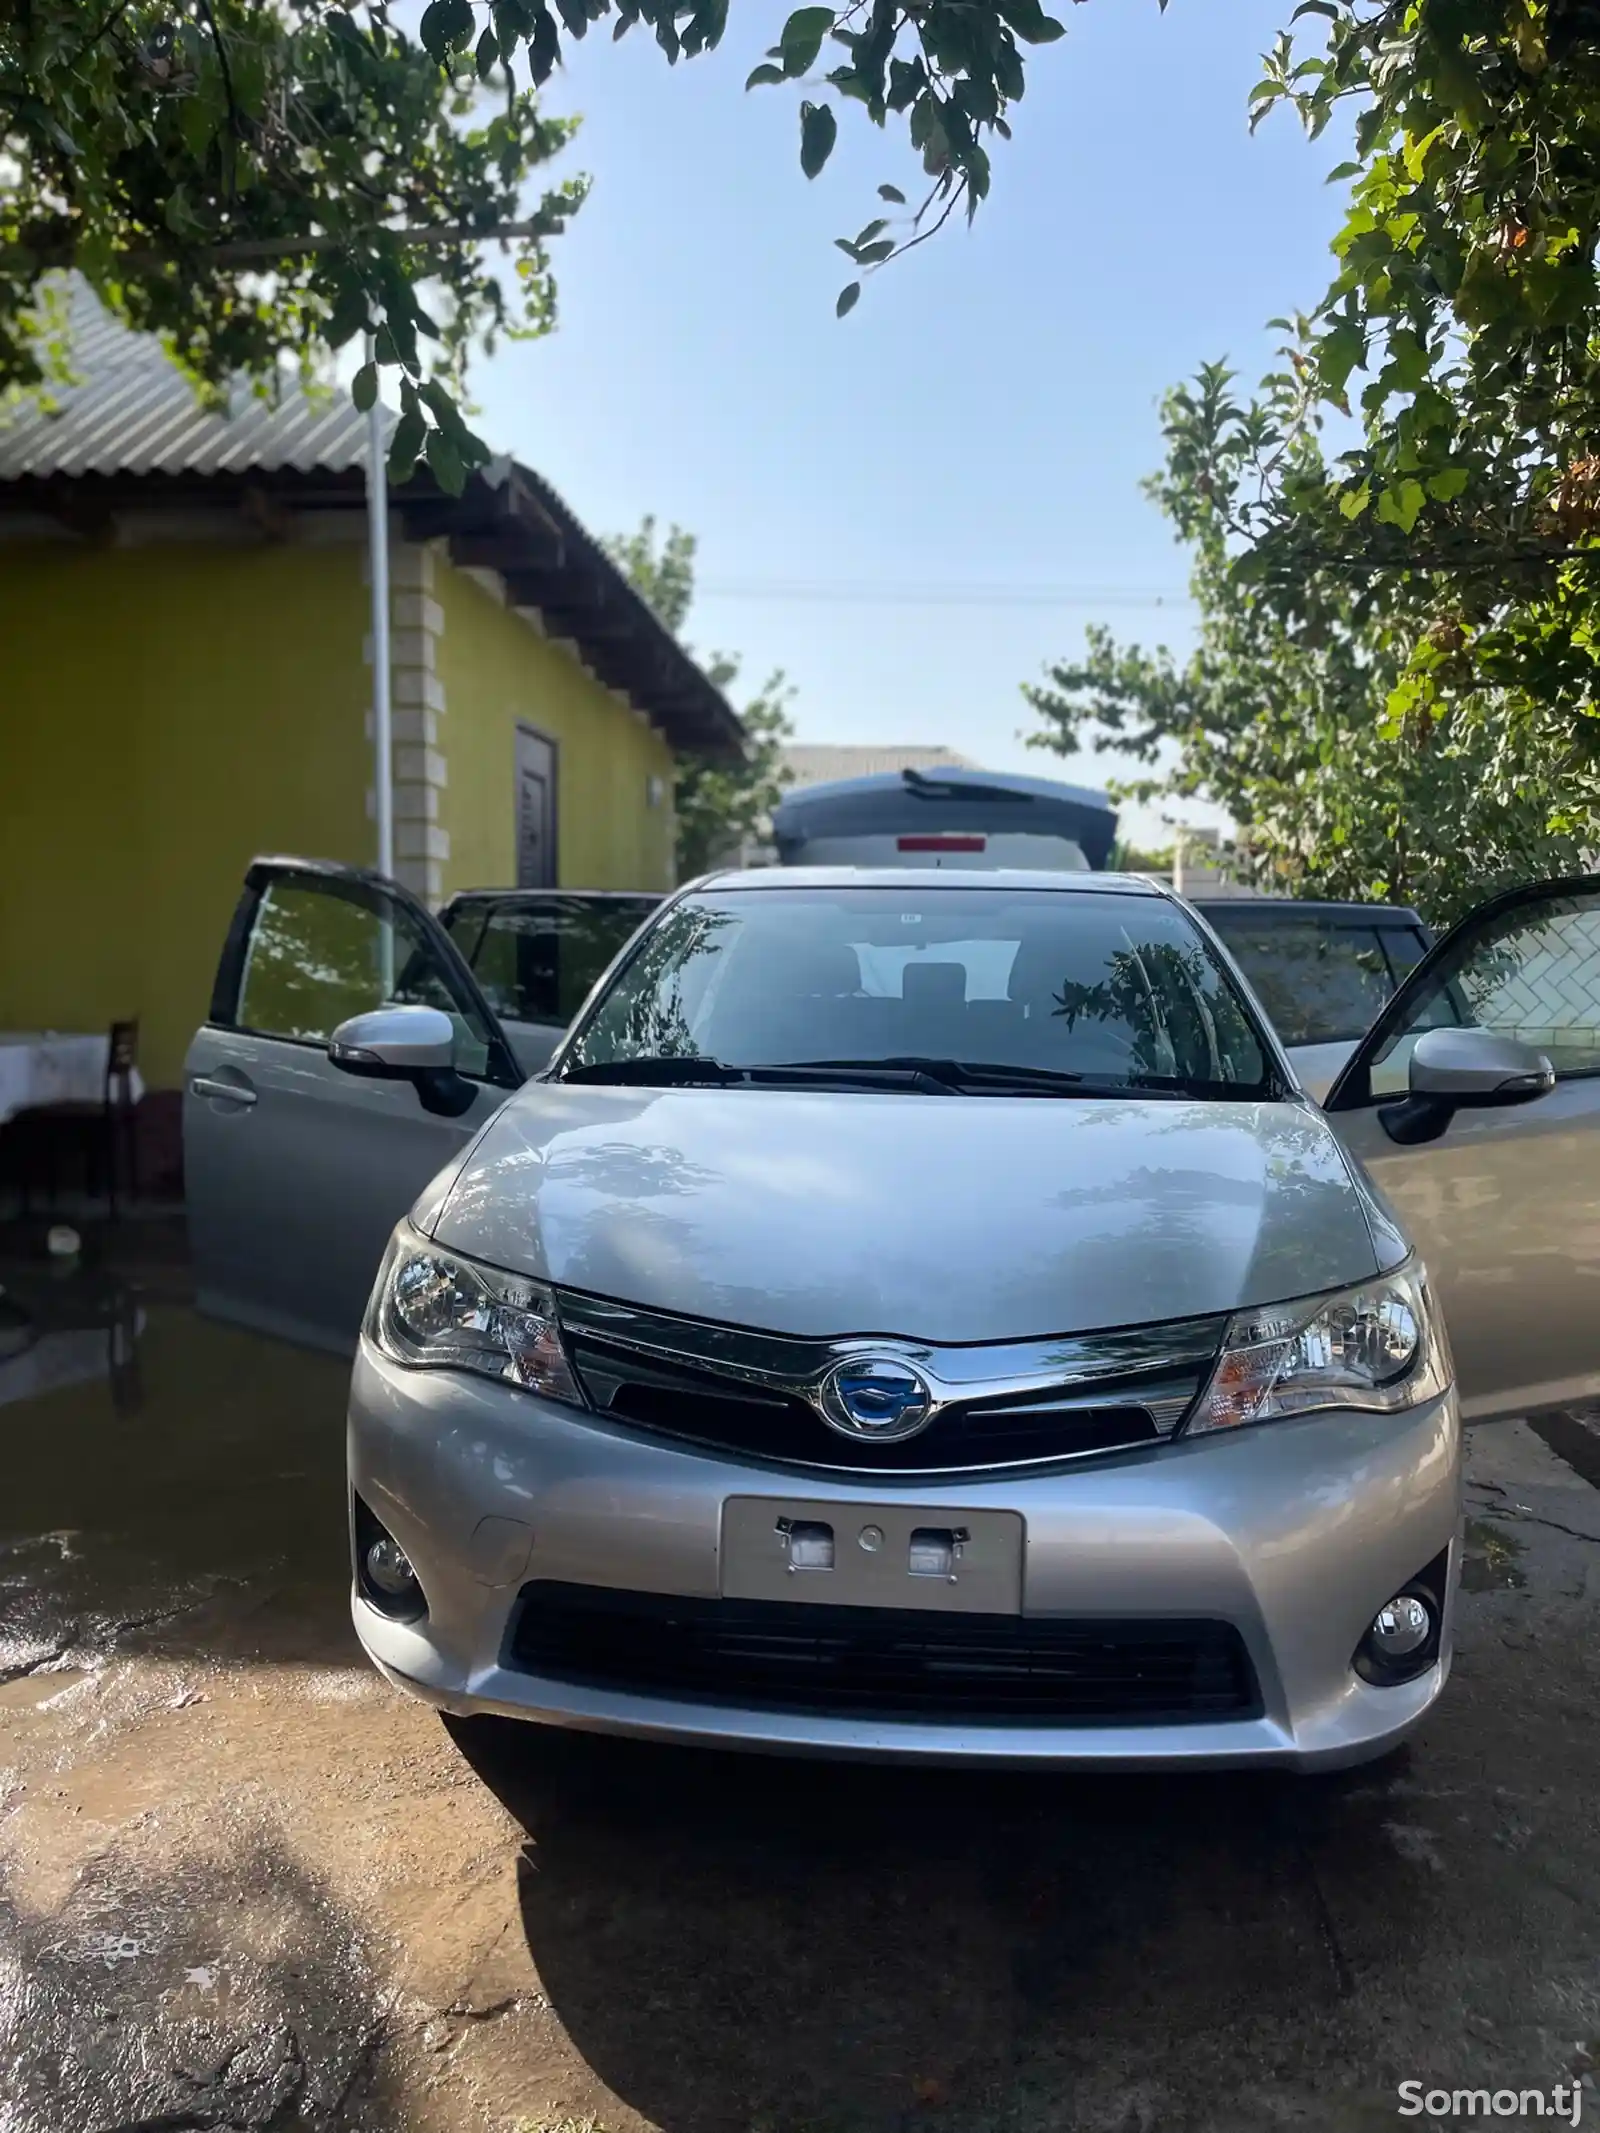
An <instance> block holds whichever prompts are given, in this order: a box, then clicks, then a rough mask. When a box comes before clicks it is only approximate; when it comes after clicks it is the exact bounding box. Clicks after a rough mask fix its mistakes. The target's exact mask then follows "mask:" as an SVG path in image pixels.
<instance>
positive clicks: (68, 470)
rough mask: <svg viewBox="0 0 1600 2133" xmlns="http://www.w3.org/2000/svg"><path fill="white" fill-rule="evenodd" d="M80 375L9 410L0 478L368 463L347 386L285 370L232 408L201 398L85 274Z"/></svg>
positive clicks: (76, 297)
mask: <svg viewBox="0 0 1600 2133" xmlns="http://www.w3.org/2000/svg"><path fill="white" fill-rule="evenodd" d="M68 305H69V317H70V335H71V367H72V372H73V375H74V376H75V377H76V378H77V379H79V380H80V381H81V382H79V383H77V384H74V385H68V386H63V387H55V388H52V390H51V393H50V399H51V400H52V401H53V402H54V404H55V407H56V409H57V410H58V411H57V412H54V413H51V412H48V411H47V410H46V409H45V408H44V407H43V406H41V405H40V404H39V402H38V401H37V400H26V401H22V402H19V403H18V404H17V406H16V407H15V408H14V409H11V410H0V481H23V480H27V479H29V478H30V477H31V478H33V479H42V478H49V477H52V476H74V475H85V474H88V475H94V474H133V475H139V474H189V475H201V476H203V475H208V474H243V473H247V472H252V471H257V470H259V471H261V472H282V471H285V470H291V469H292V470H294V471H297V472H302V473H310V472H312V471H320V470H327V471H331V472H338V473H345V472H353V471H356V470H358V469H359V468H360V467H361V466H362V465H363V464H364V463H365V450H366V418H365V416H363V415H361V414H359V413H358V412H357V410H356V409H355V408H354V407H353V406H352V405H351V402H350V396H349V394H348V393H347V392H345V391H344V390H343V389H342V388H337V387H336V388H333V389H331V390H329V391H326V392H307V391H306V390H305V389H304V388H303V387H302V386H301V385H300V384H299V382H298V381H297V380H296V379H295V378H293V377H292V376H286V377H285V378H284V380H283V382H282V387H281V390H280V391H279V393H278V396H277V398H276V400H275V401H269V400H263V399H261V398H260V397H258V396H257V394H256V393H255V392H254V391H253V390H252V388H251V387H249V386H248V385H245V384H240V385H239V386H237V387H236V388H235V389H234V391H233V393H232V394H231V396H230V402H229V408H228V411H227V412H226V413H221V412H216V411H213V410H212V409H209V408H207V407H205V406H203V405H202V403H201V401H200V399H199V397H198V396H197V394H196V393H195V391H194V388H193V387H192V386H191V385H190V383H189V381H188V379H187V378H185V377H184V375H183V373H182V372H181V371H180V370H179V369H178V367H177V365H176V364H175V363H174V362H173V361H172V359H171V357H170V356H169V355H168V354H167V352H166V350H165V349H164V348H163V347H162V346H161V343H160V342H159V341H158V340H157V339H155V338H154V336H153V335H150V334H145V333H135V332H133V331H132V330H131V329H130V328H129V327H127V326H125V325H123V323H122V321H121V320H120V319H117V318H113V317H112V315H111V313H110V312H109V311H107V310H106V308H105V306H104V305H103V304H102V303H101V302H100V300H99V298H98V297H97V296H96V295H95V294H94V292H93V291H92V290H91V289H90V288H89V286H88V284H87V283H86V282H84V281H83V280H82V279H81V278H79V277H77V276H74V277H73V280H72V286H71V290H70V293H69V297H68Z"/></svg>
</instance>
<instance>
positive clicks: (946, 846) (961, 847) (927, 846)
mask: <svg viewBox="0 0 1600 2133" xmlns="http://www.w3.org/2000/svg"><path fill="white" fill-rule="evenodd" d="M898 843H899V847H900V849H901V851H902V852H983V851H987V850H988V848H989V840H988V838H987V837H955V836H944V837H937V836H935V837H901V838H900V839H899V840H898Z"/></svg>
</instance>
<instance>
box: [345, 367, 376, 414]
mask: <svg viewBox="0 0 1600 2133" xmlns="http://www.w3.org/2000/svg"><path fill="white" fill-rule="evenodd" d="M350 397H351V399H352V400H353V401H354V402H355V404H356V406H357V407H358V408H359V409H360V410H361V412H362V414H366V413H367V412H368V411H369V410H370V408H371V407H372V405H373V403H374V402H375V401H376V399H377V397H378V366H377V364H376V363H363V364H362V366H361V368H360V369H359V370H358V371H357V372H356V374H355V376H354V377H353V378H352V379H351V381H350Z"/></svg>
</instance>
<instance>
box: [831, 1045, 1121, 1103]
mask: <svg viewBox="0 0 1600 2133" xmlns="http://www.w3.org/2000/svg"><path fill="white" fill-rule="evenodd" d="M806 1064H807V1065H808V1066H822V1067H834V1068H844V1067H862V1068H864V1067H866V1066H868V1065H869V1064H870V1065H873V1066H880V1067H887V1068H890V1069H892V1070H893V1071H895V1072H898V1073H903V1074H925V1075H927V1076H928V1077H929V1078H930V1079H931V1080H933V1081H936V1082H938V1083H939V1084H940V1085H941V1086H942V1087H943V1088H946V1089H950V1090H954V1091H955V1092H956V1093H957V1094H958V1095H959V1094H961V1093H963V1092H965V1091H967V1090H971V1089H997V1090H1004V1091H1007V1092H1015V1091H1018V1090H1021V1091H1024V1092H1027V1093H1030V1094H1036V1095H1040V1096H1061V1095H1067V1094H1070V1093H1072V1092H1074V1091H1078V1090H1081V1091H1083V1092H1084V1093H1085V1094H1087V1095H1091V1096H1097V1095H1101V1094H1103V1093H1104V1090H1105V1088H1110V1089H1112V1090H1117V1089H1121V1088H1123V1087H1125V1086H1126V1084H1125V1083H1122V1082H1113V1083H1108V1084H1105V1085H1103V1086H1102V1087H1097V1086H1096V1085H1095V1083H1094V1082H1093V1081H1092V1079H1091V1077H1090V1076H1088V1075H1087V1074H1069V1073H1066V1072H1065V1071H1063V1070H1061V1069H1059V1068H1056V1067H1028V1066H1001V1065H997V1064H995V1063H993V1062H991V1061H989V1060H985V1059H923V1058H920V1057H915V1058H914V1057H911V1056H909V1055H899V1054H897V1055H895V1056H893V1057H890V1058H887V1059H878V1060H873V1061H868V1060H865V1059H813V1060H808V1061H807V1062H806Z"/></svg>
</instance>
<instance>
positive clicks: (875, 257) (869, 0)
mask: <svg viewBox="0 0 1600 2133" xmlns="http://www.w3.org/2000/svg"><path fill="white" fill-rule="evenodd" d="M1159 4H1160V5H1161V6H1163V7H1164V6H1165V5H1166V0H1159ZM396 13H397V0H0V396H3V395H4V393H5V392H6V390H7V389H8V388H10V389H16V388H29V387H35V386H37V385H38V384H39V383H40V382H41V379H42V378H43V377H44V376H45V375H49V374H58V373H59V372H60V370H61V366H62V362H63V360H64V356H63V347H62V332H63V327H64V310H63V307H62V305H61V302H60V299H59V285H58V284H57V283H56V282H55V281H53V280H52V279H51V276H50V272H49V270H50V269H52V268H62V267H73V268H76V269H78V270H80V271H81V272H82V273H83V274H85V275H86V276H87V278H88V280H89V281H90V282H91V283H92V284H93V286H94V287H95V289H96V291H97V292H98V294H99V295H100V297H101V298H102V300H103V301H104V302H105V303H106V304H107V305H108V306H109V307H110V308H111V310H112V311H114V312H115V313H116V314H117V315H118V316H120V317H121V318H122V319H124V320H125V321H126V322H127V323H128V324H130V325H132V326H135V327H137V328H140V329H145V330H152V331H156V332H159V333H161V334H163V335H165V336H166V337H167V339H168V342H169V345H170V346H171V348H172V350H173V352H174V354H175V355H176V356H177V357H178V358H179V360H180V361H182V362H183V363H184V364H185V365H187V366H188V368H189V369H190V371H191V373H192V374H193V376H194V377H195V378H196V380H197V381H198V382H200V383H201V384H203V385H209V386H211V387H213V388H216V387H220V386H221V384H222V382H223V381H224V380H225V379H226V378H227V377H228V376H229V375H230V374H233V373H235V372H239V371H244V372H248V373H251V374H253V375H255V376H256V377H258V378H263V379H267V378H270V377H271V376H272V375H273V373H274V371H275V370H276V368H277V366H278V364H279V362H280V361H281V360H282V359H283V358H284V357H285V356H286V355H287V356H290V357H293V358H297V359H299V360H300V361H302V362H303V363H307V364H311V363H314V361H315V360H316V358H317V357H318V356H320V355H325V353H326V351H327V350H329V349H338V348H340V347H342V346H343V345H344V344H345V343H346V342H348V341H349V340H350V339H351V338H352V337H353V336H355V335H356V334H358V333H360V332H361V331H362V330H363V328H364V327H365V326H366V325H367V323H368V321H369V319H370V318H371V317H372V315H373V314H374V312H377V313H378V314H381V317H382V322H383V324H382V330H381V332H380V333H379V336H378V347H377V351H376V356H377V367H378V368H379V369H381V368H383V367H386V366H387V367H389V368H391V369H392V370H393V371H394V372H395V373H396V374H397V382H398V389H399V397H400V401H401V419H400V422H399V425H398V428H397V432H396V436H395V441H394V446H393V460H392V464H393V469H394V472H395V474H396V476H397V477H398V478H404V477H405V476H406V475H408V474H409V472H410V470H411V468H412V466H413V465H414V464H415V462H416V460H417V458H418V457H419V456H421V455H425V456H426V458H427V461H428V464H429V466H430V467H431V468H432V470H433V472H434V474H435V475H436V476H437V478H438V479H439V480H440V481H441V482H442V483H443V484H444V486H445V487H446V488H449V489H452V490H455V489H459V487H460V486H461V482H462V480H463V478H464V476H465V474H466V473H467V472H469V471H470V470H471V469H472V467H474V466H476V465H478V464H481V463H482V461H483V460H484V458H485V457H486V456H487V449H486V447H485V446H484V444H483V443H482V441H481V440H480V439H478V438H477V437H476V436H475V435H474V434H473V432H472V431H471V429H470V428H469V427H468V425H467V424H466V422H465V421H464V420H463V417H462V414H461V398H462V392H463V384H464V364H465V359H466V355H467V352H468V350H469V349H470V348H471V347H472V346H473V345H474V344H475V343H477V342H480V341H487V342H488V343H490V344H491V345H492V342H493V340H494V338H495V336H496V335H498V334H502V333H505V334H512V333H539V332H543V331H545V330H546V329H547V328H548V326H549V325H550V323H551V320H552V317H553V307H554V297H555V290H554V283H553V281H552V279H551V276H550V271H549V263H548V259H547V257H546V253H545V241H546V239H547V238H549V237H550V236H552V235H554V234H555V233H556V232H557V231H559V230H560V229H561V228H562V227H563V226H564V225H565V223H566V221H567V219H568V217H569V216H570V215H571V214H572V212H573V210H574V209H575V208H576V207H577V206H578V204H579V203H580V201H581V199H582V197H583V190H584V188H583V185H582V183H581V182H580V181H569V182H568V183H566V184H564V185H560V186H556V187H554V188H552V189H551V190H549V191H547V192H546V193H545V194H544V196H543V198H542V199H541V200H540V201H539V202H538V204H537V205H536V206H531V207H530V206H529V205H528V203H527V201H526V199H525V197H524V196H525V192H526V187H527V183H528V180H529V179H530V178H531V177H532V175H533V174H534V173H535V172H536V171H537V169H538V167H539V166H540V164H542V163H543V162H544V161H546V159H547V158H548V157H549V156H550V155H552V154H553V153H554V152H555V150H556V149H558V148H559V147H561V146H562V145H563V144H564V143H565V142H566V140H567V139H568V137H569V135H570V132H571V127H570V125H568V124H566V123H564V122H561V121H557V120H551V119H546V118H544V117H542V116H541V115H540V112H539V109H538V104H537V101H536V92H537V90H538V89H539V87H540V86H541V85H542V84H543V83H544V82H545V81H546V80H548V78H549V76H550V74H551V72H552V70H553V69H554V68H555V67H556V65H557V64H558V63H559V61H560V59H561V57H562V54H563V50H564V47H565V45H566V43H567V42H568V41H569V40H571V39H576V38H581V37H583V36H584V35H585V34H586V33H587V31H588V30H589V29H590V27H591V26H592V25H594V24H597V23H599V22H602V21H609V22H610V24H611V30H612V35H613V36H614V37H620V36H622V35H623V34H624V33H625V32H626V31H628V30H629V29H631V28H633V27H634V26H635V25H636V24H641V23H642V24H643V25H644V26H645V27H647V28H648V29H649V30H650V31H651V32H652V33H653V35H654V37H655V40H656V42H657V43H658V45H659V46H660V47H661V49H662V51H663V53H664V54H665V56H666V58H667V60H668V61H669V62H670V61H676V60H677V59H678V58H680V57H693V56H694V55H695V54H696V53H699V52H705V51H709V50H710V49H711V48H712V47H713V46H715V45H717V44H718V43H719V42H720V41H721V38H722V35H723V32H724V29H725V28H726V25H727V17H728V0H427V5H426V6H425V7H424V8H423V9H422V13H421V16H420V21H419V23H418V27H417V34H416V35H412V34H410V33H409V32H408V31H407V29H406V28H405V27H404V26H403V25H402V23H401V22H400V21H398V20H397V19H396ZM1061 35H1062V26H1061V24H1060V23H1059V22H1058V21H1056V20H1055V19H1054V18H1053V17H1050V16H1048V15H1046V14H1045V13H1044V12H1043V9H1042V7H1041V5H1040V0H845V4H844V5H842V6H840V7H839V8H833V7H824V6H816V7H813V6H806V7H800V8H798V9H796V10H795V11H794V12H793V13H791V14H790V15H789V16H788V18H787V20H786V21H785V22H784V25H783V28H782V30H781V32H780V34H779V37H778V41H777V43H776V44H775V45H774V46H773V47H772V48H771V50H770V52H769V53H768V56H767V58H766V59H765V60H764V61H763V62H762V64H761V65H760V66H758V67H757V68H756V69H755V71H754V72H753V73H752V74H751V76H750V79H749V82H748V84H747V87H751V88H757V87H764V86H792V87H798V88H801V89H803V90H805V92H806V93H805V94H804V96H803V97H802V98H801V100H800V103H799V111H798V121H799V152H800V164H801V168H802V170H803V171H804V172H805V174H806V175H807V176H808V177H815V176H816V175H817V173H818V172H819V171H820V170H821V169H822V168H823V166H824V165H825V163H826V162H827V160H828V158H829V155H830V154H831V153H832V150H833V146H834V142H835V140H836V138H837V134H838V109H839V108H842V107H843V106H845V105H848V104H851V103H854V104H857V105H859V106H861V107H862V108H863V109H864V111H865V112H866V115H867V117H868V118H869V119H870V120H871V121H872V122H873V123H875V124H876V125H878V126H880V127H883V126H887V125H888V124H889V123H890V121H891V120H893V121H894V122H895V123H896V124H897V125H899V124H903V125H904V126H905V128H906V129H907V132H908V133H909V136H910V140H911V142H912V145H913V146H914V148H915V149H916V150H917V152H918V154H919V155H920V157H921V160H922V165H923V169H924V172H925V174H926V176H927V179H928V186H927V191H926V195H925V197H924V198H922V199H921V200H920V201H918V202H916V203H910V204H908V202H907V201H906V199H905V196H904V195H903V194H902V193H901V192H900V191H899V189H898V188H897V187H895V186H893V185H884V186H881V187H880V188H879V195H880V198H879V202H878V205H877V209H876V210H875V212H874V215H873V219H872V220H871V221H870V222H869V223H867V224H866V225H865V226H864V227H863V228H862V229H861V230H859V231H858V232H857V233H856V234H855V236H853V237H841V238H840V239H839V240H838V242H839V245H840V247H841V249H842V250H843V251H844V252H845V253H846V254H847V255H848V256H849V259H850V261H851V264H852V267H853V268H854V269H855V270H856V274H857V278H856V279H854V280H852V281H851V282H850V283H848V284H847V285H846V287H845V288H844V289H843V290H842V291H841V293H840V297H839V301H838V307H837V308H838V311H839V313H840V315H841V316H843V315H844V313H845V312H847V311H848V310H850V309H851V308H852V306H853V305H854V303H855V301H856V299H857V298H858V296H859V295H860V290H861V282H860V278H859V277H860V275H861V274H862V273H872V272H875V271H876V270H877V269H878V268H879V267H881V266H882V265H884V264H885V263H886V262H887V261H888V260H889V259H891V258H893V257H895V256H896V255H897V254H898V253H900V252H904V251H906V250H909V249H910V248H911V247H912V246H913V245H916V244H920V243H921V242H922V241H923V240H924V239H925V238H927V237H929V236H931V235H932V234H933V233H934V231H935V229H936V228H938V227H940V226H942V225H943V223H944V222H945V221H946V220H948V218H949V216H950V215H951V214H952V213H953V212H954V211H955V210H956V209H957V208H958V207H961V206H964V207H965V209H966V211H967V213H968V214H969V215H970V214H972V213H973V212H975V211H976V209H977V206H978V203H979V202H980V201H981V200H982V199H983V198H984V197H985V195H986V194H987V193H988V190H989V182H990V163H989V147H988V145H987V144H988V143H990V142H991V141H992V140H993V139H994V138H995V137H1000V138H1008V137H1009V134H1010V120H1009V117H1008V113H1009V112H1010V110H1011V108H1012V106H1013V105H1014V104H1015V103H1016V102H1017V100H1018V99H1019V98H1020V97H1021V95H1022V93H1023V89H1024V86H1025V66H1024V59H1023V52H1024V49H1025V48H1026V47H1028V46H1030V45H1037V44H1046V43H1050V42H1052V41H1053V40H1055V39H1056V38H1059V37H1060V36H1061ZM830 60H831V61H832V62H833V63H832V64H829V63H828V62H829V61H830ZM506 231H514V232H517V233H518V234H517V235H516V236H515V237H514V238H513V239H511V240H509V241H510V243H511V246H512V249H511V251H510V253H509V254H507V253H505V252H504V250H503V249H502V254H501V256H500V258H499V259H498V260H492V259H491V255H490V254H489V253H488V252H487V251H486V248H485V247H486V244H487V243H488V242H489V240H490V236H491V233H494V232H506ZM499 241H500V242H501V244H502V247H504V245H505V244H506V242H507V241H508V240H507V239H506V238H504V237H502V238H501V239H500V240H499ZM434 290H437V292H438V294H437V295H435V294H434V293H433V291H434ZM424 292H426V294H427V300H426V302H425V301H424ZM435 311H437V312H438V316H437V317H436V316H434V315H433V314H434V312H435ZM377 389H378V379H377V375H376V373H375V371H374V369H373V368H371V367H366V368H363V370H362V371H361V373H360V377H359V379H358V382H357V386H356V396H357V400H358V402H359V403H360V404H362V405H369V404H370V403H371V400H372V398H373V397H374V396H375V395H376V392H377Z"/></svg>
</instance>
